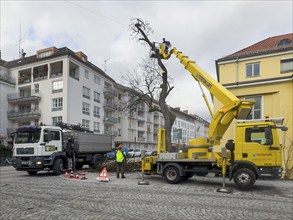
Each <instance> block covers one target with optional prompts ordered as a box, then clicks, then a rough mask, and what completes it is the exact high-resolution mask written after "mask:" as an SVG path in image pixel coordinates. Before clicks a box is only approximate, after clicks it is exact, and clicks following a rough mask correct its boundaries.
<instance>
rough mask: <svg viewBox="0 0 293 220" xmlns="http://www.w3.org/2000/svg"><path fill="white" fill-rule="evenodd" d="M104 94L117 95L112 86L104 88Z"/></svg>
mask: <svg viewBox="0 0 293 220" xmlns="http://www.w3.org/2000/svg"><path fill="white" fill-rule="evenodd" d="M104 95H105V96H107V95H108V96H112V97H117V92H116V91H114V90H113V89H112V88H109V87H106V88H104Z"/></svg>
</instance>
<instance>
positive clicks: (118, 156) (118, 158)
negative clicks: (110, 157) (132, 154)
mask: <svg viewBox="0 0 293 220" xmlns="http://www.w3.org/2000/svg"><path fill="white" fill-rule="evenodd" d="M123 160H124V152H122V151H121V150H118V151H117V152H116V161H117V162H123Z"/></svg>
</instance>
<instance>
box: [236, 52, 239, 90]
mask: <svg viewBox="0 0 293 220" xmlns="http://www.w3.org/2000/svg"><path fill="white" fill-rule="evenodd" d="M238 82H239V58H238V57H237V58H236V85H237V86H238Z"/></svg>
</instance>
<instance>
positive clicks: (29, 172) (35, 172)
mask: <svg viewBox="0 0 293 220" xmlns="http://www.w3.org/2000/svg"><path fill="white" fill-rule="evenodd" d="M37 172H38V171H27V173H28V174H29V175H32V176H33V175H36V174H37Z"/></svg>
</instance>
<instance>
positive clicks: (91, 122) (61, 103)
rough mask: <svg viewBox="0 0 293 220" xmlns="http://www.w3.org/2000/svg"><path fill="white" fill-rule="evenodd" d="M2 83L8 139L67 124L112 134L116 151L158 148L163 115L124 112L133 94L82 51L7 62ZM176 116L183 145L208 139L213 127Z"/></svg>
mask: <svg viewBox="0 0 293 220" xmlns="http://www.w3.org/2000/svg"><path fill="white" fill-rule="evenodd" d="M0 82H1V84H0V89H1V90H0V91H5V93H4V92H1V132H2V133H1V134H2V139H5V138H6V137H7V134H9V133H10V132H12V131H13V130H15V128H17V127H18V126H21V125H38V124H41V123H42V124H48V125H49V124H50V125H56V124H57V123H58V122H61V121H62V122H66V123H70V124H80V125H81V126H82V127H84V128H88V129H89V130H92V131H94V132H95V133H101V134H111V135H112V137H113V147H114V146H118V145H119V144H123V145H125V146H126V147H129V148H139V149H145V150H149V151H151V150H156V148H157V138H158V137H157V135H158V128H159V127H163V126H164V118H163V115H162V114H161V113H158V112H153V113H150V112H149V111H148V108H147V106H146V104H145V103H140V104H139V105H137V106H136V108H135V109H131V110H129V109H123V103H125V102H127V101H128V100H129V97H130V96H131V95H133V91H132V90H131V89H129V88H128V87H125V86H123V85H120V84H118V83H116V82H115V81H114V80H113V79H112V78H111V77H110V76H108V75H107V74H106V73H105V72H104V71H102V70H101V69H100V68H98V67H97V66H95V65H94V64H92V63H91V62H89V61H88V59H87V56H86V55H85V54H84V53H82V52H74V51H72V50H70V49H69V48H66V47H63V48H55V47H51V48H46V49H42V50H39V51H37V52H36V54H35V55H33V56H29V57H25V56H23V57H22V58H20V59H17V60H13V61H9V62H5V61H1V77H0ZM2 107H3V108H2ZM174 111H175V110H174ZM175 114H176V115H177V119H176V123H175V125H174V127H176V128H178V129H179V128H180V129H184V130H183V134H184V135H183V136H182V139H180V140H179V141H180V143H184V144H186V143H188V141H189V139H192V138H195V137H198V136H204V129H206V128H207V125H208V123H207V122H206V123H203V122H202V119H201V118H200V117H198V116H195V115H193V116H192V115H188V114H186V112H185V113H183V112H180V110H176V111H175ZM203 125H205V126H203ZM174 141H176V142H175V143H178V140H175V139H174Z"/></svg>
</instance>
